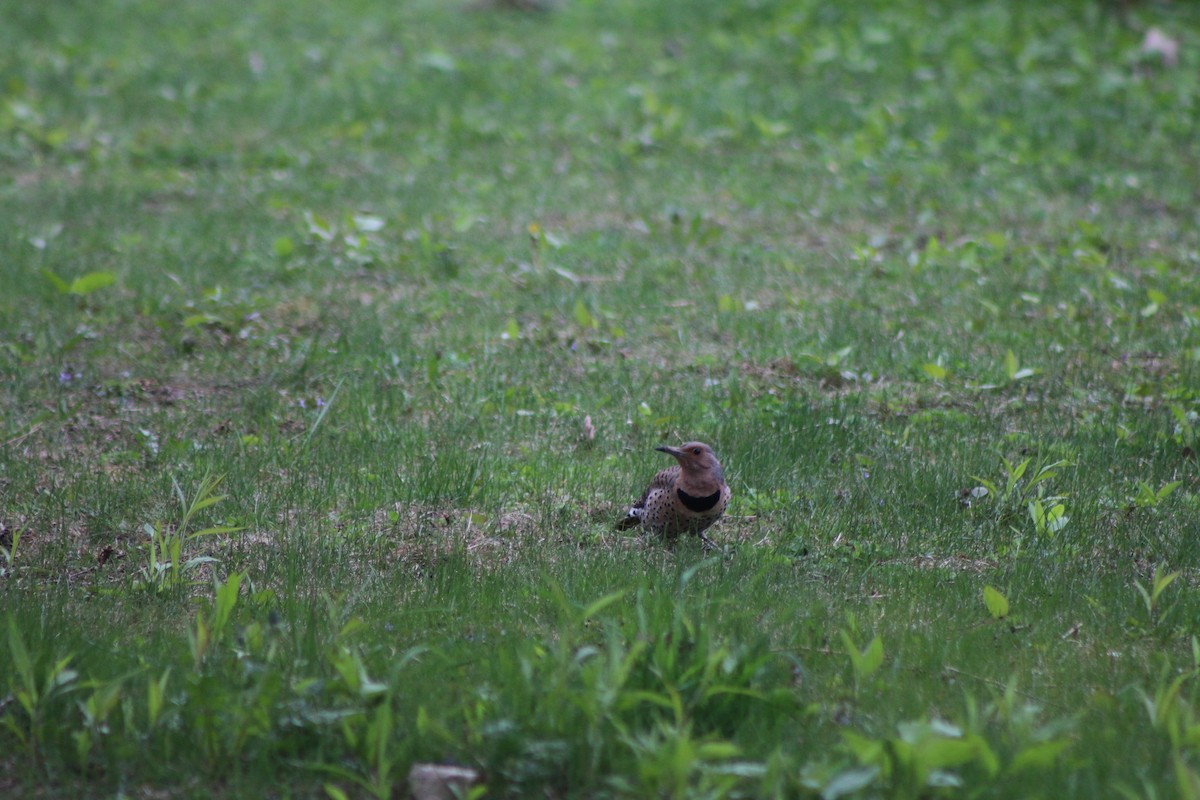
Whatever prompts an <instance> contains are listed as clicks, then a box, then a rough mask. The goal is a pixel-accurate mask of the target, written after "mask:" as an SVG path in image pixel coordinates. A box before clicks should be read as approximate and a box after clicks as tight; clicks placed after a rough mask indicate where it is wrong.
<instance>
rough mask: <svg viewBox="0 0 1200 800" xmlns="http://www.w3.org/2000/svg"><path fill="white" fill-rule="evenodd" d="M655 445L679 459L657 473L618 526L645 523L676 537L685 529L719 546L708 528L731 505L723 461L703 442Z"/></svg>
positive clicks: (650, 528) (706, 543)
mask: <svg viewBox="0 0 1200 800" xmlns="http://www.w3.org/2000/svg"><path fill="white" fill-rule="evenodd" d="M654 449H655V450H659V451H660V452H663V453H666V454H667V455H670V456H674V457H675V460H676V461H678V462H679V463H678V464H677V465H675V466H673V467H668V468H667V469H664V470H663V471H662V472H660V473H658V474H657V475H655V476H654V480H652V481H650V485H649V486H648V487H646V491H645V493H643V494H642V498H641V499H640V500H638V501H637V502H636V503H634V504H633V508H631V509H629V513H628V514H627V515H626V516H625V518H624V519H622V520H621V522H620V523H619V524H618V525H617V527H618V528H619V529H621V530H626V529H628V528H632V527H635V526H637V525H641V526H642V527H643V528H645V529H646V530H647V531H649V532H651V533H656V534H661V535H663V536H665V537H667V538H668V539H672V540H673V539H675V538H676V537H677V536H679V534H681V533H691V534H695V535H696V536H699V537H700V541H701V542H703V543H704V546H705V548H706V549H711V548H715V547H716V544H715V543H714V542H713V541H712V540H711V539H709V538H708V537H707V536H705V535H704V531H705V530H706V529H707V528H708V526H710V525H712V524H713V523H714V522H716V521H717V520H718V519H720V518H721V515H722V514H724V513H725V507H726V506H727V505H729V495H730V492H729V486H728V485H727V484H726V483H725V473H724V472H723V471H722V470H721V462H720V461H717V457H716V456H715V455H714V454H713V451H712V448H711V447H709V446H708V445H706V444H704V443H703V442H688V443H687V444H685V445H682V446H680V447H656V448H654Z"/></svg>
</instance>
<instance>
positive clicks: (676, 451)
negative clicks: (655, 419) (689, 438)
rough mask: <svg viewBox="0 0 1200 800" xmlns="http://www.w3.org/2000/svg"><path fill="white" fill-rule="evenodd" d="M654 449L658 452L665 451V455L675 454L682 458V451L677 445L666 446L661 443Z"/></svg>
mask: <svg viewBox="0 0 1200 800" xmlns="http://www.w3.org/2000/svg"><path fill="white" fill-rule="evenodd" d="M654 449H655V450H657V451H658V452H660V453H666V454H667V455H670V456H675V457H676V458H683V451H682V450H680V449H679V448H678V447H667V446H666V445H663V446H662V447H656V448H654Z"/></svg>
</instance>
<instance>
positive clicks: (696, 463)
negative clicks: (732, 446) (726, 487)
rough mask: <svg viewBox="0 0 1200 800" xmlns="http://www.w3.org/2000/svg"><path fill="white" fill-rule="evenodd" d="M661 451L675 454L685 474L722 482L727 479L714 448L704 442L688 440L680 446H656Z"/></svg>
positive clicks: (671, 454)
mask: <svg viewBox="0 0 1200 800" xmlns="http://www.w3.org/2000/svg"><path fill="white" fill-rule="evenodd" d="M654 449H655V450H658V451H659V452H661V453H666V454H667V455H670V456H674V457H675V460H676V461H678V462H679V468H680V469H681V470H683V473H684V474H685V475H691V476H694V477H696V478H708V477H711V478H712V479H714V480H716V481H718V482H720V481H723V480H725V476H724V474H723V473H722V471H721V462H720V461H717V456H716V454H714V453H713V451H712V448H711V447H709V446H708V445H706V444H705V443H704V442H688V443H687V444H683V445H680V446H679V447H667V446H666V445H663V446H662V447H656V448H654Z"/></svg>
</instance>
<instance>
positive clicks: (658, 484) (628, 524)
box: [617, 465, 679, 531]
mask: <svg viewBox="0 0 1200 800" xmlns="http://www.w3.org/2000/svg"><path fill="white" fill-rule="evenodd" d="M677 480H679V466H678V465H676V466H674V467H667V468H666V469H664V470H663V471H662V472H660V473H658V474H657V475H655V476H654V478H653V479H652V480H651V481H650V485H649V486H647V487H646V491H644V492H642V496H641V497H640V498H638V501H637V502H636V503H634V504H633V506H632V507H631V509H630V510H632V509H634V508H637V509H642V508H645V507H646V499H647V498H648V497H650V493H651V492H653V491H654V490H655V489H670V488H671V487H672V486H674V485H675V481H677ZM641 524H642V520H641V519H640V518H639V517H637V516H633V515H630V516H626V517H624V518H622V519H621V521H620V522H618V523H617V530H619V531H624V530H629V529H630V528H636V527H637V526H638V525H641Z"/></svg>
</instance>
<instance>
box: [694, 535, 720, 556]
mask: <svg viewBox="0 0 1200 800" xmlns="http://www.w3.org/2000/svg"><path fill="white" fill-rule="evenodd" d="M696 535H697V536H699V537H700V544H701V546H702V547H703V548H704V552H706V553H708V552H710V551H712V550H720V549H721V548H720V547H718V546H717V543H716V542H714V541H713V540H712V539H710V538H708V537H707V536H705V535H704V534H703V533H697V534H696Z"/></svg>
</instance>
